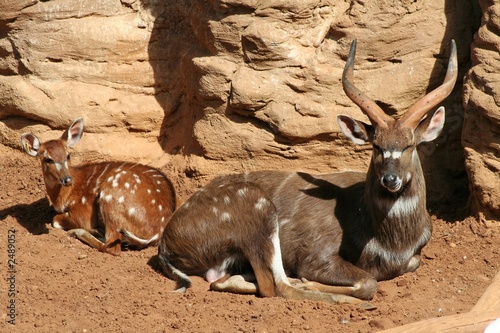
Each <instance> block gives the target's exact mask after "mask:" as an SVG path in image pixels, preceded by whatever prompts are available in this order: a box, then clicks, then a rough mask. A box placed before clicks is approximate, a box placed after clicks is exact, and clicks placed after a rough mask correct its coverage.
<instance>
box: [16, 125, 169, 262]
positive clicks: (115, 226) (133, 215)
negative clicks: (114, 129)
mask: <svg viewBox="0 0 500 333" xmlns="http://www.w3.org/2000/svg"><path fill="white" fill-rule="evenodd" d="M82 135H83V119H82V118H78V119H77V120H75V121H74V122H73V124H72V125H71V126H70V127H69V129H68V130H66V131H65V132H64V133H63V135H62V136H61V138H59V139H57V140H50V141H47V142H45V143H41V142H40V140H39V139H38V138H37V137H36V136H35V135H33V134H31V133H24V134H23V135H22V136H21V144H22V146H23V148H24V150H25V151H26V153H28V154H29V155H31V156H38V157H39V159H40V162H41V165H42V173H43V179H44V181H45V187H46V189H47V195H48V197H49V200H50V203H51V204H52V205H53V206H54V209H55V210H56V211H57V212H58V213H59V214H57V215H56V216H55V217H54V219H53V220H52V226H53V227H54V228H57V229H64V230H69V233H70V234H71V235H72V236H75V237H77V238H79V239H80V240H81V241H83V242H85V243H87V244H88V245H90V246H92V247H94V248H96V249H98V250H99V251H101V252H105V253H110V254H115V255H118V254H119V253H120V251H121V246H122V245H124V246H128V247H131V248H135V249H142V248H144V247H147V246H150V245H155V244H157V243H158V240H159V238H160V236H161V234H162V232H163V229H164V227H165V225H166V223H167V222H168V219H169V218H170V216H171V215H172V212H173V210H174V209H175V206H176V199H175V192H174V188H173V186H172V183H171V182H170V180H169V179H168V178H167V177H166V176H165V175H163V174H162V173H160V172H159V171H158V170H156V169H154V168H151V167H148V166H145V165H141V164H135V163H127V162H100V163H87V164H83V165H79V166H75V167H73V166H72V165H71V159H70V153H69V148H70V147H73V146H74V145H76V144H77V143H78V142H79V141H80V138H81V137H82ZM100 238H101V239H102V238H104V239H103V240H101V239H100Z"/></svg>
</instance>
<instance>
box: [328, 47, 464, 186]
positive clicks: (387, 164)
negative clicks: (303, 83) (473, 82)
mask: <svg viewBox="0 0 500 333" xmlns="http://www.w3.org/2000/svg"><path fill="white" fill-rule="evenodd" d="M355 54H356V40H354V41H353V42H352V45H351V50H350V52H349V56H348V58H347V62H346V65H345V67H344V73H343V75H342V85H343V87H344V91H345V93H346V95H347V96H348V97H349V98H350V99H351V100H352V101H353V102H354V103H356V105H358V106H359V107H360V108H361V110H362V111H363V113H365V114H366V115H367V116H368V119H369V120H370V122H371V125H369V124H366V123H363V122H361V121H358V120H355V119H353V118H351V117H349V116H345V115H340V116H339V117H338V122H339V126H340V129H341V130H342V132H343V133H344V135H346V136H347V137H348V138H349V139H351V140H352V141H353V142H354V143H356V144H364V143H367V142H371V143H372V144H373V155H372V166H373V171H374V173H375V175H376V177H377V179H378V180H379V181H380V183H381V185H382V186H383V187H385V188H386V189H387V190H388V191H390V192H399V191H400V190H401V189H402V188H404V186H405V185H406V184H407V183H408V182H409V181H410V180H411V179H412V177H413V176H414V174H415V171H416V170H417V169H419V168H420V160H419V157H418V153H417V150H416V148H417V146H418V145H419V144H420V143H422V142H428V141H432V140H434V139H435V138H436V137H437V136H438V135H439V134H440V133H441V130H442V129H443V126H444V120H445V111H444V107H440V108H438V109H437V110H436V111H435V112H434V114H433V115H432V116H431V117H427V113H428V112H429V111H430V110H431V109H433V108H434V107H435V106H436V105H437V104H438V103H440V102H441V101H442V100H444V99H445V98H446V97H447V96H448V95H449V94H450V93H451V91H452V90H453V86H454V85H455V81H456V79H457V76H458V72H457V50H456V45H455V41H454V40H452V41H451V55H450V60H449V63H448V70H447V72H446V77H445V79H444V82H443V84H442V85H441V86H439V87H438V88H436V89H434V90H433V91H431V92H430V93H429V94H427V95H425V96H424V97H423V98H421V99H420V100H419V101H417V102H416V103H415V104H414V105H413V106H411V107H410V108H409V109H408V111H407V112H406V113H405V114H404V115H403V116H402V117H401V118H399V119H397V120H396V119H394V118H392V117H391V116H389V115H387V114H386V113H385V112H384V111H383V110H382V109H381V108H380V107H379V106H378V105H377V104H376V103H375V102H374V101H373V100H371V99H370V98H368V97H367V96H366V95H365V94H364V93H362V92H361V91H360V90H359V89H358V88H356V87H355V86H354V84H353V83H352V77H353V65H354V57H355Z"/></svg>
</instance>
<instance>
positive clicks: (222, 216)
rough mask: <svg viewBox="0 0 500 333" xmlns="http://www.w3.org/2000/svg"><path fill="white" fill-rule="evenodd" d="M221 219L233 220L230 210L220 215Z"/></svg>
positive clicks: (225, 220)
mask: <svg viewBox="0 0 500 333" xmlns="http://www.w3.org/2000/svg"><path fill="white" fill-rule="evenodd" d="M220 219H221V221H223V222H229V221H231V215H230V214H229V213H228V212H224V213H222V214H221V215H220Z"/></svg>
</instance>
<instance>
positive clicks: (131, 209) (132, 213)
mask: <svg viewBox="0 0 500 333" xmlns="http://www.w3.org/2000/svg"><path fill="white" fill-rule="evenodd" d="M134 214H135V208H134V207H130V208H129V210H128V215H130V216H132V215H134Z"/></svg>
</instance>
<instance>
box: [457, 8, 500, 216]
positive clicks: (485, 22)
mask: <svg viewBox="0 0 500 333" xmlns="http://www.w3.org/2000/svg"><path fill="white" fill-rule="evenodd" d="M479 3H480V5H481V9H482V12H483V18H482V21H481V27H480V28H479V31H478V32H477V34H476V36H475V37H474V42H473V44H472V53H471V61H472V68H471V69H470V71H469V73H468V74H467V78H466V81H465V86H464V105H465V111H466V112H465V122H464V129H463V135H462V142H463V146H464V150H465V161H466V167H467V171H468V174H469V180H470V186H471V198H472V200H473V204H474V208H475V210H478V211H480V212H482V213H484V215H485V218H488V219H495V220H499V219H500V159H499V157H500V111H499V110H500V73H499V69H500V4H499V3H498V1H492V0H481V1H479Z"/></svg>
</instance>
